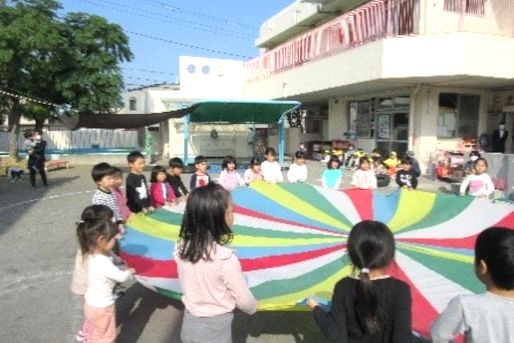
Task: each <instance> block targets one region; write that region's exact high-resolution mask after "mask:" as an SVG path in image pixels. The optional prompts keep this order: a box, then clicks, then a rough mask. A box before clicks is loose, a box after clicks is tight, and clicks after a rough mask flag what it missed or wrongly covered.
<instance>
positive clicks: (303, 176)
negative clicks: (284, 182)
mask: <svg viewBox="0 0 514 343" xmlns="http://www.w3.org/2000/svg"><path fill="white" fill-rule="evenodd" d="M287 179H288V180H289V182H291V183H296V182H305V181H307V166H306V165H305V153H304V152H303V151H297V152H296V153H295V154H294V162H293V163H292V164H291V166H290V167H289V171H288V172H287Z"/></svg>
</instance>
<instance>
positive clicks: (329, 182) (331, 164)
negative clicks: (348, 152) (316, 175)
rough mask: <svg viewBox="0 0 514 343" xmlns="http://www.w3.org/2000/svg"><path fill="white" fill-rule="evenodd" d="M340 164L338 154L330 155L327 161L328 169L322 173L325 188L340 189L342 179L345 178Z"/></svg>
mask: <svg viewBox="0 0 514 343" xmlns="http://www.w3.org/2000/svg"><path fill="white" fill-rule="evenodd" d="M340 166H341V161H339V159H338V158H337V156H332V157H330V159H329V160H328V162H327V169H325V171H323V174H322V175H321V183H322V184H323V187H324V188H328V189H339V185H340V184H341V179H342V178H343V172H342V171H341V169H339V167H340Z"/></svg>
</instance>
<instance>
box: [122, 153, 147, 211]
mask: <svg viewBox="0 0 514 343" xmlns="http://www.w3.org/2000/svg"><path fill="white" fill-rule="evenodd" d="M127 162H128V165H129V169H130V173H129V174H128V176H127V179H126V187H125V191H126V192H127V206H128V208H129V209H130V210H131V211H132V212H134V213H138V212H145V213H147V212H150V211H152V210H153V208H151V206H150V194H149V191H148V185H147V183H146V177H145V176H144V175H143V171H144V169H145V156H144V155H143V154H142V153H141V152H139V151H133V152H131V153H130V154H128V156H127Z"/></svg>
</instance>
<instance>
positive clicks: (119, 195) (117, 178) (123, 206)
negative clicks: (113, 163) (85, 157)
mask: <svg viewBox="0 0 514 343" xmlns="http://www.w3.org/2000/svg"><path fill="white" fill-rule="evenodd" d="M113 169H114V174H113V184H112V188H111V189H112V193H113V194H114V197H115V198H116V204H117V205H118V209H119V210H120V215H121V219H122V220H123V223H125V222H127V220H128V218H129V217H130V216H131V215H132V214H134V213H133V212H132V211H131V210H130V208H128V206H127V197H126V196H125V193H123V191H122V190H121V186H122V185H123V173H122V171H121V169H120V168H118V167H113Z"/></svg>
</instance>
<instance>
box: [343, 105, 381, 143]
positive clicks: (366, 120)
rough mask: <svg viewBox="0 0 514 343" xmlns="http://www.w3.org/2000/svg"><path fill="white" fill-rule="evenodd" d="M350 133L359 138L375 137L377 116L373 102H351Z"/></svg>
mask: <svg viewBox="0 0 514 343" xmlns="http://www.w3.org/2000/svg"><path fill="white" fill-rule="evenodd" d="M349 117H350V125H349V127H350V131H351V132H354V133H355V134H356V136H357V138H372V137H374V136H375V116H374V113H373V109H372V106H371V101H370V100H366V101H351V102H350V116H349Z"/></svg>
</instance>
